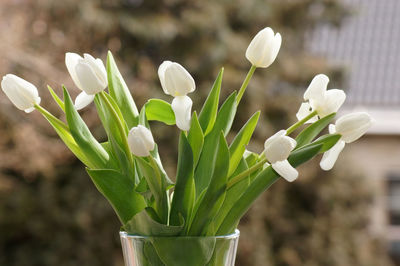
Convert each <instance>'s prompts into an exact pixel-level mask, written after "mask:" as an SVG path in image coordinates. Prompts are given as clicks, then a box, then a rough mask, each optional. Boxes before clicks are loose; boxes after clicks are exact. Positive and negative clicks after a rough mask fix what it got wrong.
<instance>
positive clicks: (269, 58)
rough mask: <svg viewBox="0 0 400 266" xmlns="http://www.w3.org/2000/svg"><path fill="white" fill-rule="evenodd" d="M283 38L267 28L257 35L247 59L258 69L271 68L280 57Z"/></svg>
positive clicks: (251, 44) (250, 46)
mask: <svg viewBox="0 0 400 266" xmlns="http://www.w3.org/2000/svg"><path fill="white" fill-rule="evenodd" d="M281 43H282V37H281V35H280V34H279V33H276V34H274V31H273V30H272V29H271V28H269V27H267V28H264V29H263V30H261V31H260V32H258V33H257V35H256V36H255V37H254V38H253V40H252V41H251V42H250V44H249V46H248V47H247V50H246V58H247V59H248V60H249V61H250V63H252V64H253V66H256V67H262V68H266V67H268V66H270V65H271V64H272V63H273V62H274V61H275V58H276V56H277V55H278V52H279V49H280V47H281Z"/></svg>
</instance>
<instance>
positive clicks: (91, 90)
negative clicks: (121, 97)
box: [65, 53, 107, 110]
mask: <svg viewBox="0 0 400 266" xmlns="http://www.w3.org/2000/svg"><path fill="white" fill-rule="evenodd" d="M65 64H66V66H67V69H68V72H69V74H70V75H71V78H72V80H73V81H74V83H75V85H76V86H77V87H78V89H80V90H81V91H82V92H81V93H80V94H79V95H78V97H77V98H76V100H75V107H76V108H77V109H78V110H80V109H82V108H84V107H85V106H87V105H88V104H90V103H91V102H92V101H93V100H94V96H95V94H97V93H99V92H101V91H103V90H104V89H105V88H106V87H107V72H106V69H105V67H104V64H103V61H101V59H99V58H97V59H95V58H94V57H93V56H91V55H90V54H84V56H83V57H81V56H80V55H78V54H75V53H66V54H65Z"/></svg>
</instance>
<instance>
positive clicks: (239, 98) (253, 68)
mask: <svg viewBox="0 0 400 266" xmlns="http://www.w3.org/2000/svg"><path fill="white" fill-rule="evenodd" d="M256 68H257V67H256V66H254V65H252V66H251V68H250V70H249V72H248V73H247V75H246V78H245V79H244V81H243V83H242V86H241V87H240V90H239V93H238V95H237V96H236V104H239V103H240V100H241V99H242V97H243V94H244V92H245V91H246V88H247V86H248V85H249V82H250V79H251V77H252V76H253V74H254V71H256Z"/></svg>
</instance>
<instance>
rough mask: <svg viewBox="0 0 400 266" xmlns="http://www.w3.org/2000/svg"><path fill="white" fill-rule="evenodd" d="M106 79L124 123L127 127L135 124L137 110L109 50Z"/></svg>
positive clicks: (136, 121) (137, 114) (136, 122)
mask: <svg viewBox="0 0 400 266" xmlns="http://www.w3.org/2000/svg"><path fill="white" fill-rule="evenodd" d="M107 79H108V89H109V91H110V95H111V97H113V98H114V100H115V102H116V103H117V104H118V106H120V108H121V113H122V114H123V117H124V119H125V121H126V124H127V125H128V127H129V128H132V127H134V126H136V125H137V124H138V116H139V112H138V110H137V107H136V104H135V102H134V100H133V98H132V95H131V93H130V92H129V89H128V87H127V86H126V83H125V81H124V79H123V78H122V76H121V73H120V72H119V70H118V67H117V65H116V64H115V61H114V57H113V55H112V53H111V52H110V51H109V52H108V55H107Z"/></svg>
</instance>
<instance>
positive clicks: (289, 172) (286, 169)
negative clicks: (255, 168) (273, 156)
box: [272, 160, 299, 182]
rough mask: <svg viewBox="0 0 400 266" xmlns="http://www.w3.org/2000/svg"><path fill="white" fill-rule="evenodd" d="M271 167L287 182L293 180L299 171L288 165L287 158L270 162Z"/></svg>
mask: <svg viewBox="0 0 400 266" xmlns="http://www.w3.org/2000/svg"><path fill="white" fill-rule="evenodd" d="M272 168H273V169H274V170H275V171H276V172H277V173H278V174H279V175H280V176H281V177H283V178H285V179H286V181H289V182H293V181H294V180H296V179H297V177H298V176H299V172H297V170H296V168H294V167H293V166H291V165H290V163H289V162H288V160H284V161H278V162H275V163H273V164H272Z"/></svg>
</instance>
